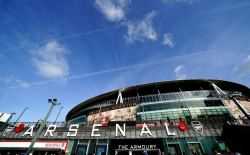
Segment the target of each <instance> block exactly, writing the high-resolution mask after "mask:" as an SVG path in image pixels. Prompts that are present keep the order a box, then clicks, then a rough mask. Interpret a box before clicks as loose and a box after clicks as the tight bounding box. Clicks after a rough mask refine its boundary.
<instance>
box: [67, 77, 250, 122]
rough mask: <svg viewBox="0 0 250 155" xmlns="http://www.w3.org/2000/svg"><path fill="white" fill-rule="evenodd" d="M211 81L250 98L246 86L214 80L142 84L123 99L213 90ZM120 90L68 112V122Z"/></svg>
mask: <svg viewBox="0 0 250 155" xmlns="http://www.w3.org/2000/svg"><path fill="white" fill-rule="evenodd" d="M209 81H212V82H213V83H215V84H216V85H217V86H219V87H220V88H221V89H223V90H227V91H240V92H242V93H243V94H244V95H246V96H249V97H250V89H249V88H248V87H246V86H244V85H241V84H238V83H234V82H230V81H224V80H212V79H191V80H174V81H161V82H155V83H147V84H140V85H135V86H129V87H126V88H123V89H122V95H123V97H130V96H137V94H139V95H140V96H141V95H148V94H156V93H158V91H159V90H160V92H161V93H166V92H177V91H180V89H181V90H182V91H189V90H201V89H207V90H213V88H212V86H211V84H210V83H209ZM119 90H121V89H116V90H113V91H110V92H107V93H104V94H101V95H98V96H95V97H92V98H90V99H88V100H86V101H83V102H81V103H80V104H78V105H77V106H75V107H74V108H72V109H71V110H70V111H69V112H68V114H67V116H66V121H68V120H70V119H72V118H74V117H76V116H78V115H79V114H78V113H79V111H80V110H81V109H84V108H86V107H88V106H90V105H94V103H98V102H102V101H105V100H111V99H116V98H117V95H118V92H119Z"/></svg>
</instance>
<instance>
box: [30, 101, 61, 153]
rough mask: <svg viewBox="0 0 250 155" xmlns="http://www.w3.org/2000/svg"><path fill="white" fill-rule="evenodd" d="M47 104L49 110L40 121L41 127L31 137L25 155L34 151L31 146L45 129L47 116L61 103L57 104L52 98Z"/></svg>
mask: <svg viewBox="0 0 250 155" xmlns="http://www.w3.org/2000/svg"><path fill="white" fill-rule="evenodd" d="M48 103H51V105H50V108H49V111H48V112H47V114H46V116H45V117H44V119H43V120H42V121H41V125H40V127H39V129H38V131H37V132H36V134H35V136H34V137H33V139H32V141H31V143H30V146H29V148H28V150H27V152H26V155H29V154H30V153H33V151H34V150H33V146H34V144H35V142H36V140H37V138H38V137H39V136H40V135H41V133H42V131H43V128H44V127H45V125H46V122H47V120H48V118H49V116H50V114H51V112H52V110H53V108H54V106H56V105H60V104H61V103H59V102H58V101H57V99H56V98H53V99H51V98H50V99H48Z"/></svg>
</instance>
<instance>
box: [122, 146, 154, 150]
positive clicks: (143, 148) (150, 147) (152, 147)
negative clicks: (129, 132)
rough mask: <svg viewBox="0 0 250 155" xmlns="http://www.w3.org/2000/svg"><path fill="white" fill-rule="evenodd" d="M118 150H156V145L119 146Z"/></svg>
mask: <svg viewBox="0 0 250 155" xmlns="http://www.w3.org/2000/svg"><path fill="white" fill-rule="evenodd" d="M117 149H118V150H155V149H157V146H156V145H118V148H117Z"/></svg>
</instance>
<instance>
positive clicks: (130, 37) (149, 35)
mask: <svg viewBox="0 0 250 155" xmlns="http://www.w3.org/2000/svg"><path fill="white" fill-rule="evenodd" d="M155 15H156V13H155V12H154V11H152V12H150V13H149V14H147V15H146V16H145V18H144V19H143V20H141V21H136V22H132V21H128V22H127V23H126V26H127V28H128V32H127V35H126V36H125V37H126V39H127V41H128V42H134V41H144V40H146V39H147V40H152V41H155V40H157V33H156V31H155V29H154V27H153V22H152V21H153V18H154V17H155Z"/></svg>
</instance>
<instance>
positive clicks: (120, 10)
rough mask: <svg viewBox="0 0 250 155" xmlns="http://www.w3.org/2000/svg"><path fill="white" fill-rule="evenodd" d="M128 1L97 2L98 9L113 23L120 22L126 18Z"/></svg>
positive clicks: (110, 0)
mask: <svg viewBox="0 0 250 155" xmlns="http://www.w3.org/2000/svg"><path fill="white" fill-rule="evenodd" d="M128 3H129V1H128V0H96V1H95V4H96V6H97V8H98V9H99V10H100V11H101V12H102V14H104V16H105V17H106V18H107V19H108V20H109V21H111V22H118V21H121V20H122V19H124V18H125V15H126V12H125V11H126V9H127V6H128Z"/></svg>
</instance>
